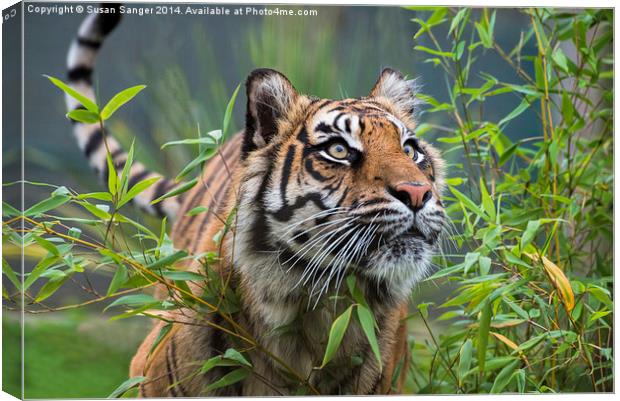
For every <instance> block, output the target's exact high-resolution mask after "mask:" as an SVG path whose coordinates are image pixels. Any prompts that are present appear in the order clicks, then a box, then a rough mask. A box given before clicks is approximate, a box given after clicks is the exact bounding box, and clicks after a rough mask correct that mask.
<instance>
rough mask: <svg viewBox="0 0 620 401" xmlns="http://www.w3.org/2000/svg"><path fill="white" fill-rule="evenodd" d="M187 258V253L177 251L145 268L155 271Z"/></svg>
mask: <svg viewBox="0 0 620 401" xmlns="http://www.w3.org/2000/svg"><path fill="white" fill-rule="evenodd" d="M186 256H187V251H177V252H175V253H173V254H172V255H168V256H166V257H164V258H161V259H159V260H157V261H155V262H153V263H151V264H149V265H147V266H146V268H147V269H149V270H152V269H157V268H160V267H163V266H172V265H173V264H174V263H175V262H176V261H178V260H180V259H183V258H184V257H186Z"/></svg>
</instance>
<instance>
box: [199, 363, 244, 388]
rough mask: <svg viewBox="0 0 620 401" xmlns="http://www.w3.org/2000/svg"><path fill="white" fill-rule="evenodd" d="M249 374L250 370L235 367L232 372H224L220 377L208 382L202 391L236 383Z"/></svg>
mask: <svg viewBox="0 0 620 401" xmlns="http://www.w3.org/2000/svg"><path fill="white" fill-rule="evenodd" d="M249 374H250V372H249V371H248V370H247V369H246V368H239V369H235V370H233V371H232V372H230V373H227V374H225V375H224V376H223V377H222V378H221V379H219V380H217V381H215V382H213V383H211V384H209V385H208V386H207V387H206V388H205V389H204V392H206V393H208V392H210V391H213V390H215V389H218V388H221V387H226V386H230V385H231V384H235V383H238V382H240V381H241V380H244V379H245V378H246V377H248V376H249Z"/></svg>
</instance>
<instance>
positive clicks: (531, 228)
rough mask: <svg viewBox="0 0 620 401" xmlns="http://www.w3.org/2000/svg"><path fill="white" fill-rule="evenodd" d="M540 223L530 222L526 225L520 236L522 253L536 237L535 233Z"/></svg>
mask: <svg viewBox="0 0 620 401" xmlns="http://www.w3.org/2000/svg"><path fill="white" fill-rule="evenodd" d="M540 223H541V221H540V220H531V221H529V222H528V223H527V228H526V229H525V231H524V232H523V235H522V236H521V242H520V248H521V250H522V251H523V250H525V247H526V246H527V245H528V244H529V243H530V242H532V240H533V239H534V238H535V237H536V233H537V232H538V229H539V228H540Z"/></svg>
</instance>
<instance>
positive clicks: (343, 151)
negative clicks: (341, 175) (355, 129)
mask: <svg viewBox="0 0 620 401" xmlns="http://www.w3.org/2000/svg"><path fill="white" fill-rule="evenodd" d="M327 153H329V155H330V156H331V157H333V158H334V159H339V160H342V159H346V158H347V157H348V156H349V149H347V147H346V146H344V145H343V144H341V143H334V144H332V145H330V146H329V148H327Z"/></svg>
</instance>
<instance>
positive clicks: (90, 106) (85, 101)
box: [43, 75, 99, 114]
mask: <svg viewBox="0 0 620 401" xmlns="http://www.w3.org/2000/svg"><path fill="white" fill-rule="evenodd" d="M43 76H44V77H45V78H47V79H49V80H50V81H51V82H52V83H53V84H54V85H56V86H57V87H58V88H60V89H61V90H62V91H63V92H65V93H66V94H67V95H69V96H71V97H72V98H74V99H75V100H77V101H78V102H80V104H81V105H82V106H84V107H86V110H88V111H91V112H93V113H95V114H99V107H97V105H96V104H95V102H93V101H92V100H90V99H89V98H87V97H86V96H84V95H82V94H81V93H79V92H78V91H76V90H75V89H73V88H71V87H70V86H69V85H67V84H65V83H64V82H62V81H61V80H60V79H58V78H54V77H52V76H49V75H43Z"/></svg>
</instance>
